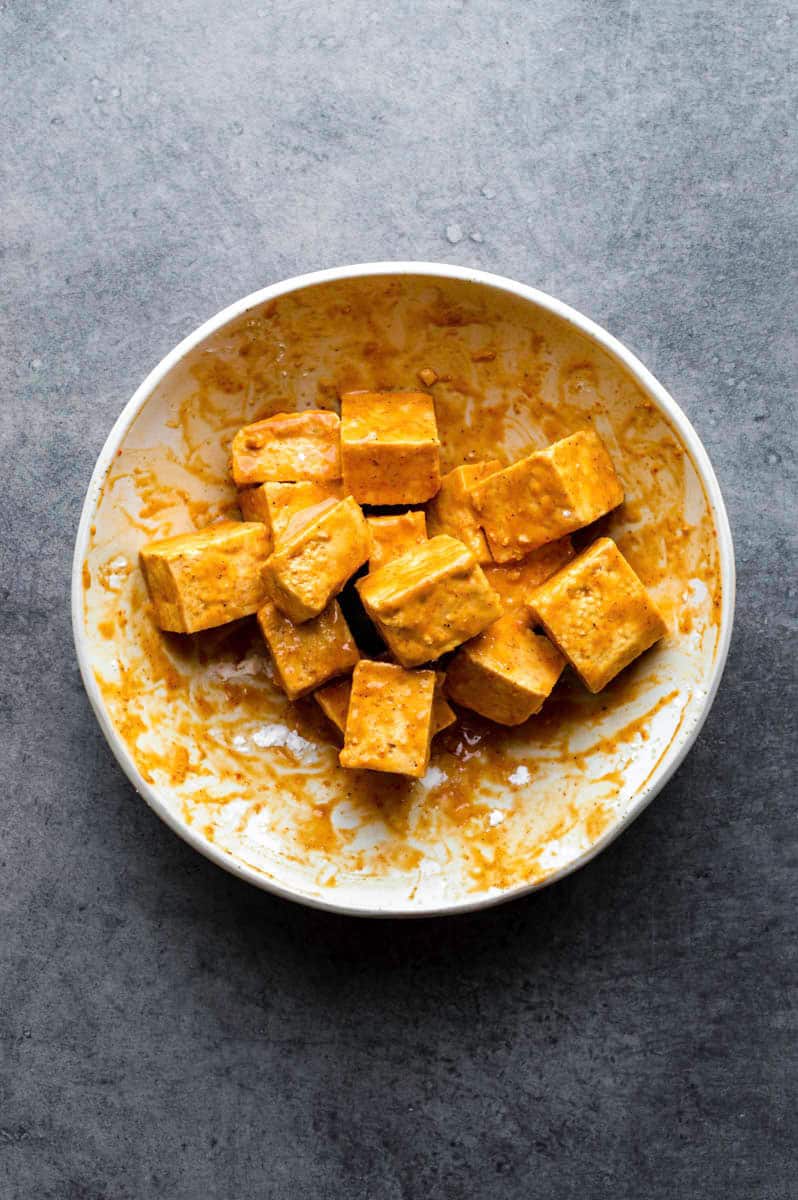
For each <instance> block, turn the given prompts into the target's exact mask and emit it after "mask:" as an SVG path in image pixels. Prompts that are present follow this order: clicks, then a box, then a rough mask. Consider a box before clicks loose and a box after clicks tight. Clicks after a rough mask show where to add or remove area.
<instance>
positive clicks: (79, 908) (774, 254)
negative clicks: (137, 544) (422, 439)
mask: <svg viewBox="0 0 798 1200" xmlns="http://www.w3.org/2000/svg"><path fill="white" fill-rule="evenodd" d="M790 10H791V6H790V5H788V4H786V3H781V2H776V3H774V2H772V0H762V2H761V3H758V4H750V3H747V2H746V0H704V2H701V0H663V2H662V3H657V4H653V3H651V4H646V3H640V2H639V0H627V2H625V3H614V2H613V0H592V2H587V3H580V2H578V0H550V2H548V3H546V4H542V3H540V4H539V3H523V2H522V0H481V2H478V0H470V2H469V0H462V2H460V3H458V2H456V0H428V2H426V3H425V2H422V0H418V2H417V3H411V2H410V0H393V2H392V3H379V2H378V0H362V2H361V0H335V2H334V3H331V4H327V5H322V4H318V3H310V0H274V2H271V3H269V2H268V0H260V2H259V3H257V4H253V3H250V2H249V0H241V3H238V4H231V3H229V2H228V3H221V2H220V0H181V3H175V2H174V0H165V2H164V0H159V2H158V3H154V2H153V0H139V2H138V3H136V4H130V5H127V4H123V3H120V2H116V3H114V2H112V0H74V2H73V3H67V2H66V0H40V2H39V3H36V4H31V3H25V2H23V0H10V2H5V3H0V54H1V55H2V58H3V61H4V74H5V80H6V84H5V87H4V89H3V94H4V99H3V105H2V109H1V110H0V130H1V131H2V155H0V160H1V162H2V166H1V168H0V169H1V170H2V178H3V182H2V229H1V230H0V238H1V240H2V275H1V276H0V287H1V288H2V312H1V313H0V343H1V346H0V355H1V356H2V357H1V359H0V381H1V382H2V393H0V396H1V399H0V430H1V431H2V444H1V446H0V451H1V453H2V479H3V503H2V508H1V509H0V512H1V514H2V515H1V517H0V553H1V554H2V628H1V629H0V638H2V682H1V684H0V687H1V688H2V701H1V703H0V721H2V735H1V737H0V765H1V766H2V778H3V783H4V787H3V799H2V820H0V871H1V873H2V887H1V888H0V1197H2V1200H30V1198H32V1197H33V1198H39V1197H41V1198H45V1200H46V1198H59V1200H60V1198H62V1197H63V1198H66V1200H79V1198H80V1200H101V1198H102V1200H127V1198H135V1200H140V1198H150V1197H158V1198H160V1197H164V1198H166V1197H168V1198H170V1200H195V1198H198V1197H205V1196H208V1197H225V1198H229V1197H235V1198H243V1197H275V1198H283V1197H291V1198H299V1200H303V1198H305V1197H309V1198H317V1197H318V1198H328V1197H329V1198H333V1197H334V1198H336V1200H337V1198H339V1197H372V1198H375V1200H377V1198H379V1200H382V1198H386V1200H388V1198H390V1200H394V1198H396V1200H399V1198H400V1197H401V1198H403V1200H408V1198H413V1200H415V1198H416V1197H430V1198H446V1200H450V1198H451V1200H459V1198H463V1200H465V1198H468V1200H471V1198H474V1200H476V1198H480V1200H483V1198H492V1197H509V1198H515V1197H518V1198H521V1197H523V1198H524V1200H527V1198H529V1197H546V1198H547V1200H559V1198H570V1197H590V1198H591V1200H592V1198H593V1197H605V1196H606V1197H609V1196H612V1197H613V1198H614V1200H639V1198H640V1197H647V1198H655V1200H659V1198H660V1197H661V1198H665V1197H674V1196H678V1197H702V1198H710V1200H712V1198H715V1197H718V1198H724V1200H728V1198H730V1197H740V1198H743V1197H745V1198H746V1200H752V1198H756V1200H759V1198H767V1200H770V1198H773V1200H787V1197H791V1196H794V1195H795V1194H796V1193H795V1146H796V1135H797V1134H798V1127H797V1121H796V1112H798V1094H796V1093H797V1092H798V1088H796V1065H797V1064H796V1049H795V1047H796V1033H797V1031H798V1011H797V1010H796V998H797V997H798V986H797V982H798V981H797V980H796V972H795V947H796V941H795V936H796V901H797V900H798V886H796V868H797V867H798V861H797V860H798V854H796V836H795V829H796V821H795V807H796V786H795V783H796V779H795V770H794V767H795V760H794V737H795V726H794V718H795V704H796V676H795V652H794V646H795V612H794V597H795V592H794V586H793V585H792V584H791V582H790V580H791V576H792V579H793V580H794V561H795V560H794V558H793V560H792V565H790V558H789V555H790V554H791V553H792V554H794V551H795V519H794V498H795V492H794V484H795V424H796V406H795V377H796V375H795V366H796V364H795V350H796V338H795V325H794V309H795V285H796V270H795V268H796V243H795V218H796V206H795V192H794V190H793V188H794V185H795V171H794V168H795V162H796V153H795V151H796V147H795V143H794V142H792V144H791V141H790V139H791V135H793V134H794V129H795V108H794V100H795V94H794V87H793V84H794V79H795V76H794V74H793V76H792V80H791V78H790V75H789V65H790V61H791V58H792V61H793V64H794V52H795V49H796V36H795V29H794V25H793V23H792V20H793V19H792V18H791V16H790ZM793 11H794V10H793ZM793 70H794V66H793ZM372 258H422V259H423V258H429V259H443V260H445V261H450V262H456V263H464V264H471V265H475V266H479V267H484V268H487V269H491V270H495V271H498V272H501V273H504V274H507V275H511V276H515V277H517V278H520V279H523V280H526V281H529V282H531V283H534V284H537V285H538V286H540V287H542V288H544V289H546V290H547V291H550V292H552V293H554V294H555V295H557V296H559V297H561V298H563V299H564V300H566V301H568V302H570V303H572V304H574V305H576V306H577V307H578V308H580V309H581V310H583V311H584V312H586V313H588V314H590V315H591V316H593V317H594V318H596V319H597V320H598V321H600V322H601V323H603V324H605V325H606V326H607V327H608V328H609V329H611V330H612V331H613V332H614V333H616V334H618V335H619V336H620V337H621V338H622V339H623V340H625V341H626V342H627V343H629V344H630V345H631V346H632V347H633V348H634V349H636V350H637V352H638V353H639V354H640V355H641V357H642V358H643V360H644V361H645V362H646V363H647V364H648V365H649V366H650V367H651V368H652V369H653V370H654V371H655V373H657V374H658V375H659V377H660V378H661V379H662V380H663V381H664V382H665V384H666V385H667V386H669V387H670V388H671V390H672V391H673V393H674V395H675V396H676V397H677V398H678V400H679V401H680V402H681V404H682V405H683V406H684V407H685V409H686V410H687V412H688V413H689V415H690V417H691V418H692V420H693V421H694V423H695V425H696V426H697V428H698V430H699V432H700V434H701V436H702V437H703V439H704V441H705V443H706V446H707V448H708V450H709V452H710V454H711V456H712V457H713V459H714V462H715V465H716V467H717V470H718V474H719V476H720V480H721V484H722V486H723V488H724V491H725V495H726V498H727V501H728V504H729V508H730V514H731V519H732V524H733V528H734V532H735V537H736V547H737V557H738V565H739V607H738V619H737V627H736V634H735V639H734V644H733V648H732V653H731V658H730V661H729V665H728V668H727V672H726V677H725V680H724V683H723V685H722V689H721V692H720V695H719V697H718V701H717V704H716V706H715V709H714V711H713V713H712V715H711V718H710V720H709V722H708V724H707V726H706V729H705V733H704V734H703V736H702V737H701V739H700V742H699V744H698V745H697V746H696V747H695V749H694V750H693V752H692V754H691V756H690V758H689V759H688V761H687V763H686V764H685V766H684V767H683V768H682V770H681V771H680V772H679V773H678V775H677V776H676V778H675V779H674V780H673V782H672V783H671V784H670V786H669V787H668V788H667V790H666V791H665V792H664V793H663V794H662V795H661V796H660V798H659V799H658V800H657V802H656V803H655V804H654V805H653V806H652V807H651V808H650V809H649V810H648V812H647V813H646V814H645V815H644V816H643V817H642V818H641V819H640V820H639V821H638V822H637V823H636V825H635V826H634V827H633V828H632V829H631V830H629V832H628V833H626V835H625V836H624V837H623V838H622V839H621V840H620V841H618V842H617V843H616V844H615V845H614V846H613V847H612V848H611V849H610V850H609V851H608V852H607V853H605V854H604V855H603V856H602V857H600V858H599V859H598V860H597V861H595V862H594V863H593V864H592V865H591V866H590V867H588V868H587V869H585V870H583V871H582V872H580V873H579V874H577V875H576V876H574V877H572V878H571V879H569V880H568V881H566V882H564V883H562V884H560V885H558V886H557V887H555V888H553V889H550V890H549V891H547V892H544V893H542V894H540V895H539V896H537V897H533V898H530V899H528V900H526V901H523V902H520V903H516V904H514V905H511V906H509V907H506V908H503V909H500V910H496V911H492V912H488V913H485V914H483V915H476V916H472V917H467V918H460V919H457V920H449V921H430V922H422V923H411V924H399V923H388V924H368V923H362V922H361V923H359V922H356V921H352V920H345V919H337V918H334V917H330V916H325V915H323V914H318V913H313V912H307V911H303V910H302V909H300V908H298V907H295V906H292V905H289V904H286V903H282V902H280V901H277V900H275V899H272V898H270V897H268V896H265V895H261V894H259V893H257V892H255V891H254V890H251V889H248V888H247V887H246V886H243V885H241V884H238V883H236V882H235V881H233V880H232V879H231V878H229V877H228V876H226V875H225V874H223V873H222V872H221V871H219V870H218V869H216V868H214V867H212V866H211V865H210V864H209V863H207V862H205V861H204V860H203V859H201V858H200V857H199V856H197V855H196V854H194V853H193V852H192V851H190V850H189V849H188V848H187V847H186V846H184V845H183V844H182V843H181V842H180V841H179V840H178V839H177V838H176V837H175V836H174V835H173V834H171V833H170V832H169V831H168V830H167V829H166V828H165V827H164V826H162V825H161V824H160V823H159V822H158V821H157V819H156V818H155V817H154V816H153V815H152V814H151V813H150V812H149V811H148V810H147V808H146V807H145V806H144V804H143V803H142V802H140V801H139V800H138V799H137V798H136V796H135V795H134V793H133V792H132V790H131V788H130V787H129V786H128V784H127V782H126V781H125V779H124V778H123V777H122V775H121V773H120V772H119V770H118V769H117V768H116V766H115V764H114V762H113V760H112V758H111V756H110V753H109V752H108V750H107V748H106V746H105V744H104V742H103V740H102V737H101V735H100V732H99V730H98V728H97V727H96V725H95V722H94V719H93V717H92V715H91V713H90V711H89V708H88V705H87V702H86V699H85V697H84V694H83V691H82V688H81V684H80V680H79V677H78V672H77V668H76V665H75V661H74V657H73V650H72V644H71V636H70V628H69V619H68V611H67V589H68V581H69V571H70V555H71V550H72V541H73V535H74V530H75V525H76V521H77V517H78V512H79V508H80V505H81V502H82V498H83V493H84V489H85V486H86V483H87V481H88V478H89V474H90V471H91V468H92V465H93V463H94V459H95V456H96V454H97V452H98V451H99V449H100V446H101V444H102V442H103V440H104V438H105V435H106V433H107V431H108V429H109V427H110V425H111V423H112V421H113V420H114V418H115V417H116V415H117V413H118V412H119V410H120V408H121V406H122V404H123V403H124V401H125V400H126V399H127V398H128V396H129V395H130V394H131V392H132V391H133V389H134V388H135V386H136V385H137V384H138V383H139V382H140V380H141V379H142V378H143V376H144V374H145V373H146V372H147V371H148V370H149V368H150V367H151V366H153V365H154V364H155V363H156V362H157V360H158V359H159V358H160V357H161V355H162V354H163V353H164V352H165V351H167V350H168V349H169V348H170V347H171V346H172V345H173V344H174V343H175V342H176V341H177V340H178V339H179V338H180V337H182V336H183V335H184V334H186V333H187V332H189V331H190V330H191V329H192V328H193V327H194V326H195V325H196V324H197V323H198V322H199V321H201V320H202V319H204V318H205V317H207V316H209V315H211V314H212V313H213V312H215V311H216V310H217V309H218V308H220V307H221V306H222V305H223V304H225V303H227V302H229V301H232V300H234V299H236V298H237V297H239V296H241V295H243V294H245V293H246V292H248V291H250V290H252V289H254V288H256V287H258V286H260V285H262V284H265V283H267V282H270V281H273V280H276V279H279V278H282V277H285V276H288V275H291V274H295V273H298V272H301V271H305V270H309V269H313V268H317V267H321V266H328V265H333V264H336V263H343V262H347V261H350V262H351V261H358V260H364V259H372Z"/></svg>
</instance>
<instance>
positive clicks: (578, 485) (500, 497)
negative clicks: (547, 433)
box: [471, 430, 623, 562]
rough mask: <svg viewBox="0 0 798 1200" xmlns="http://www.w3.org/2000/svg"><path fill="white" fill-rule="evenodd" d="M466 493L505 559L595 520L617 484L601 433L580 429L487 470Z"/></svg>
mask: <svg viewBox="0 0 798 1200" xmlns="http://www.w3.org/2000/svg"><path fill="white" fill-rule="evenodd" d="M471 497H472V500H473V503H474V507H475V509H476V511H477V512H478V514H479V519H480V522H481V524H482V528H483V529H484V531H485V536H486V538H487V540H488V546H489V547H490V552H491V554H492V555H493V557H494V558H495V559H496V561H497V562H510V561H512V560H513V559H518V558H523V557H524V556H525V555H526V554H529V552H530V551H531V550H536V549H537V548H538V546H543V545H545V544H546V542H553V541H555V540H556V539H557V538H561V537H564V536H565V534H567V533H573V532H574V530H576V529H581V528H582V526H583V525H589V524H590V523H591V521H596V520H598V518H599V517H602V516H604V514H605V513H608V512H609V511H610V509H613V508H615V507H616V505H618V504H620V503H621V501H622V500H623V487H622V486H621V481H620V479H619V478H618V476H617V475H616V474H615V468H614V467H613V465H612V460H611V458H610V456H609V454H608V453H607V451H606V450H605V448H604V443H603V442H602V440H601V438H600V437H599V436H598V434H597V433H594V432H593V430H581V431H580V432H579V433H574V434H572V435H571V436H570V437H567V438H563V439H562V441H560V442H555V443H554V445H552V446H549V447H548V449H547V450H538V451H536V452H535V453H534V454H530V455H529V456H528V458H522V459H521V460H520V461H519V462H517V463H513V465H512V466H511V467H505V468H504V470H503V471H497V472H496V473H495V474H493V475H489V476H488V477H487V479H484V480H482V481H481V482H479V483H477V484H475V485H474V487H473V488H472V490H471Z"/></svg>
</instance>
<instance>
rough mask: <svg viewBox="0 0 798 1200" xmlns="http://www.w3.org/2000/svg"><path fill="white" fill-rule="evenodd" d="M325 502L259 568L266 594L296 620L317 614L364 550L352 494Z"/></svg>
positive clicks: (365, 534) (363, 528)
mask: <svg viewBox="0 0 798 1200" xmlns="http://www.w3.org/2000/svg"><path fill="white" fill-rule="evenodd" d="M328 503H329V505H330V507H324V506H323V505H322V506H320V508H323V511H322V512H321V513H320V515H318V516H317V517H316V518H315V520H311V521H310V522H309V523H308V524H304V525H302V527H301V528H300V529H299V530H298V531H297V532H296V533H295V534H294V533H292V536H291V537H290V538H283V539H282V540H281V542H280V544H279V546H276V547H275V549H274V550H273V551H272V553H271V555H270V556H269V558H268V559H267V561H266V565H265V567H264V569H263V579H264V582H265V584H266V590H267V592H268V595H269V597H270V598H271V599H272V600H273V601H274V603H275V604H276V605H277V607H278V608H279V609H280V611H281V612H283V613H285V615H286V616H287V617H290V618H291V620H292V621H295V622H296V623H297V624H301V623H302V622H303V621H309V620H311V619H312V618H313V617H317V616H318V615H319V613H320V612H321V611H322V610H323V609H325V608H326V607H327V605H328V603H329V601H330V600H331V599H332V597H333V596H336V595H337V594H338V592H340V590H341V588H342V587H343V586H344V584H345V583H346V581H347V579H349V577H350V575H353V574H354V573H355V571H356V570H357V569H358V567H359V566H361V565H362V564H363V563H364V562H365V561H366V559H367V558H368V556H369V550H370V540H369V530H368V525H367V524H366V518H365V517H364V516H363V513H362V512H361V510H360V506H359V504H357V503H356V501H355V500H353V499H352V497H351V496H347V497H346V499H344V500H338V501H335V500H331V501H329V502H328Z"/></svg>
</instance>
